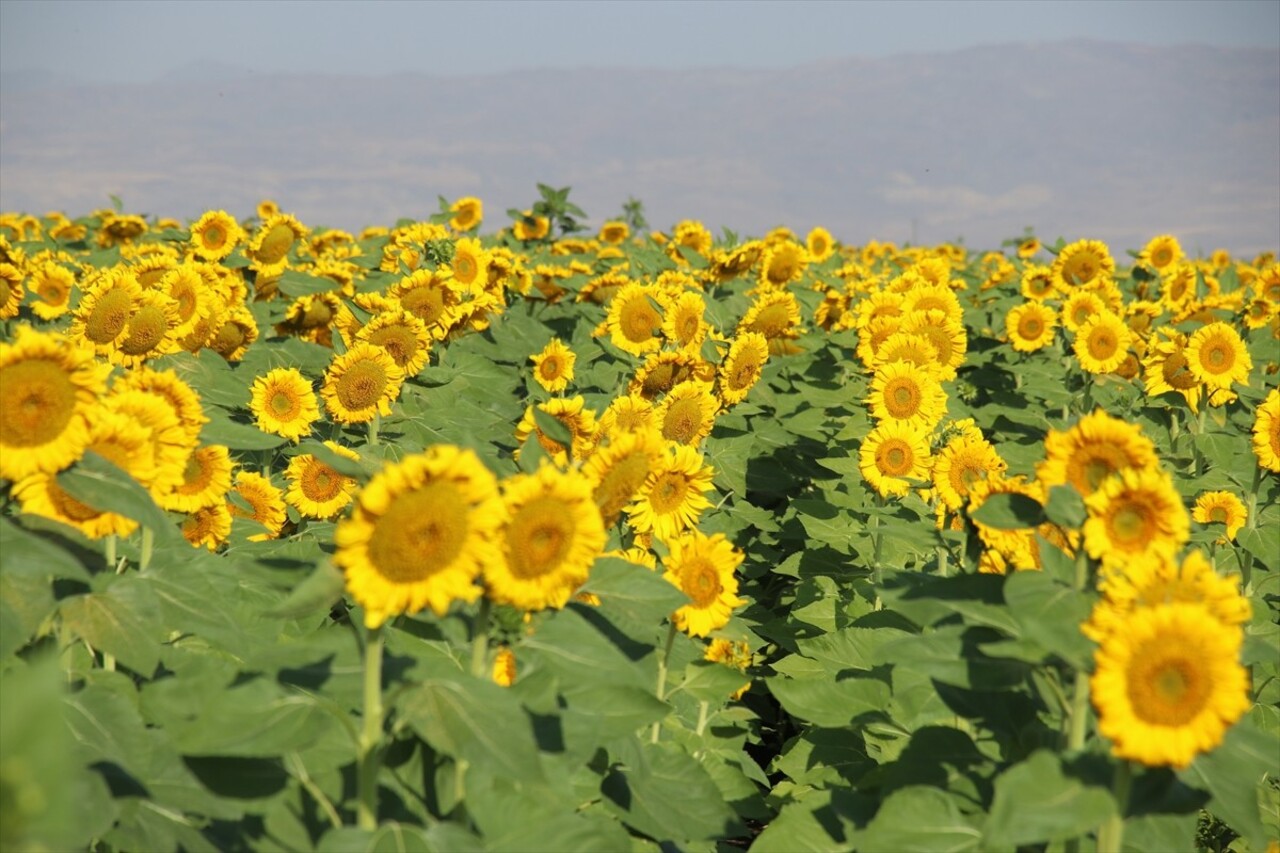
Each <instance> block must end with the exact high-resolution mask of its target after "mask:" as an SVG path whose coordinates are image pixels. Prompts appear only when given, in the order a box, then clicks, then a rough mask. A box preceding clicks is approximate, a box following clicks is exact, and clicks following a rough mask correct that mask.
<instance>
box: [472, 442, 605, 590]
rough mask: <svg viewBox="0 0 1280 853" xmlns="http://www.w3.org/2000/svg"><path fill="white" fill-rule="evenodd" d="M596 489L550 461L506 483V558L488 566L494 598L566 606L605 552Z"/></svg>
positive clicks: (502, 539) (502, 540) (501, 534)
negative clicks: (596, 502)
mask: <svg viewBox="0 0 1280 853" xmlns="http://www.w3.org/2000/svg"><path fill="white" fill-rule="evenodd" d="M591 493H592V482H591V479H590V478H589V477H587V475H586V474H583V473H582V472H580V471H577V470H573V469H570V470H567V471H561V470H559V469H558V468H556V467H555V466H554V465H551V464H549V463H544V464H543V465H542V466H540V467H539V468H538V471H537V473H535V474H517V475H515V476H513V477H510V478H508V479H506V480H504V481H503V483H502V499H503V503H504V505H505V508H506V518H505V521H504V523H503V524H502V526H501V527H500V528H499V530H498V533H497V541H498V545H499V548H500V550H501V553H502V559H501V560H498V561H496V562H493V563H489V564H487V565H486V566H485V570H484V580H485V585H486V587H487V588H488V590H489V597H490V598H491V599H493V600H494V601H495V602H498V603H501V604H509V605H511V606H513V607H517V608H519V609H521V610H542V609H544V608H548V607H551V608H557V609H558V608H561V607H563V606H564V605H565V603H566V602H567V601H568V600H569V597H570V596H571V595H573V593H574V591H575V590H576V589H577V588H578V587H580V586H581V585H582V584H583V583H584V582H586V580H587V575H588V573H589V572H590V571H591V564H592V563H593V562H595V559H596V557H598V556H600V552H601V551H603V550H604V545H605V532H604V523H603V522H602V521H601V518H600V511H599V509H597V508H596V504H595V501H594V500H593V499H592V495H591Z"/></svg>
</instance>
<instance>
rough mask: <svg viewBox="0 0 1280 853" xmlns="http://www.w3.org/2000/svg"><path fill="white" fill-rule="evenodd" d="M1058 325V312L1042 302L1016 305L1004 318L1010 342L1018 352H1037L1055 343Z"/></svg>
mask: <svg viewBox="0 0 1280 853" xmlns="http://www.w3.org/2000/svg"><path fill="white" fill-rule="evenodd" d="M1057 325H1058V314H1057V312H1056V311H1054V310H1053V309H1052V308H1049V307H1048V306H1046V305H1044V304H1043V303H1040V302H1025V303H1023V304H1022V305H1015V306H1014V307H1013V308H1010V309H1009V313H1008V314H1006V315H1005V319H1004V328H1005V332H1006V333H1007V334H1008V336H1009V343H1010V344H1012V345H1013V348H1014V349H1015V350H1017V351H1018V352H1035V351H1036V350H1041V349H1044V348H1045V347H1047V346H1048V345H1049V344H1051V343H1053V338H1054V330H1055V328H1056V327H1057Z"/></svg>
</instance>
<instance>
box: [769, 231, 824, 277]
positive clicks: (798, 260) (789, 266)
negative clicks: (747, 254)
mask: <svg viewBox="0 0 1280 853" xmlns="http://www.w3.org/2000/svg"><path fill="white" fill-rule="evenodd" d="M828 236H830V235H828ZM810 260H811V259H810V257H809V253H808V252H807V251H806V250H805V247H804V246H802V245H800V244H799V243H793V242H791V241H790V240H784V241H782V242H779V243H775V244H774V245H772V246H770V247H769V248H767V249H765V250H764V256H763V257H762V258H761V262H760V286H761V287H762V288H763V289H765V290H766V291H767V290H778V289H781V288H784V287H786V286H787V285H788V284H789V283H790V282H793V281H795V280H796V279H798V278H800V276H802V275H804V271H805V268H806V267H808V266H809V261H810Z"/></svg>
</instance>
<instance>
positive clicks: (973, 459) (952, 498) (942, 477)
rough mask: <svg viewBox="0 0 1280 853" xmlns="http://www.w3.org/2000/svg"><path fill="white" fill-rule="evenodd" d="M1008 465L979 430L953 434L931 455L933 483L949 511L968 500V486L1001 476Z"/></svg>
mask: <svg viewBox="0 0 1280 853" xmlns="http://www.w3.org/2000/svg"><path fill="white" fill-rule="evenodd" d="M1007 467H1008V466H1007V465H1006V464H1005V461H1004V460H1003V459H1001V458H1000V454H998V453H997V452H996V449H995V448H994V447H992V446H991V443H990V442H988V441H987V440H986V439H985V438H983V437H982V435H981V433H979V434H978V435H976V436H974V435H969V434H965V433H961V434H958V435H956V436H954V437H953V438H952V439H951V440H950V441H948V442H947V444H946V446H945V447H943V448H942V450H940V451H938V453H937V455H935V456H934V459H933V471H932V472H931V474H932V479H933V487H934V489H936V490H937V492H938V497H939V498H940V499H941V500H942V503H943V504H944V505H945V506H946V507H947V508H948V509H950V510H952V511H953V512H956V511H959V510H961V509H963V508H964V506H965V504H967V503H968V502H969V488H970V486H972V485H973V483H975V482H977V481H978V480H984V479H986V478H987V477H990V476H1001V475H1003V474H1004V472H1005V469H1006V468H1007Z"/></svg>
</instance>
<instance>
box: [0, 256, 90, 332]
mask: <svg viewBox="0 0 1280 853" xmlns="http://www.w3.org/2000/svg"><path fill="white" fill-rule="evenodd" d="M0 278H2V276H0ZM30 285H31V294H32V297H33V299H32V302H31V311H32V312H33V313H34V314H35V315H36V316H37V317H39V318H40V319H41V320H55V319H57V318H58V317H61V316H62V315H63V314H66V313H67V311H69V310H71V293H72V291H74V290H75V289H76V276H75V273H73V272H71V270H69V269H67V268H66V267H64V266H62V265H61V264H58V263H54V262H52V261H46V262H44V263H41V264H38V265H36V266H35V268H34V269H33V270H32V271H31V278H30ZM3 287H4V285H2V284H0V288H3ZM2 301H3V294H0V302H2Z"/></svg>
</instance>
